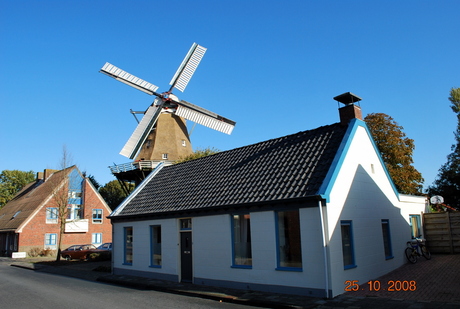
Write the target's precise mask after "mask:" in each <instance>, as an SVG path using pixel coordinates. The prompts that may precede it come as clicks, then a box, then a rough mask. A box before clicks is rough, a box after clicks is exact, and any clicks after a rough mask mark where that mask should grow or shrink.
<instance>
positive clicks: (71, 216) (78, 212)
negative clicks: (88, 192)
mask: <svg viewBox="0 0 460 309" xmlns="http://www.w3.org/2000/svg"><path fill="white" fill-rule="evenodd" d="M83 217H84V213H83V207H82V205H81V204H67V217H66V219H67V220H81V219H83Z"/></svg>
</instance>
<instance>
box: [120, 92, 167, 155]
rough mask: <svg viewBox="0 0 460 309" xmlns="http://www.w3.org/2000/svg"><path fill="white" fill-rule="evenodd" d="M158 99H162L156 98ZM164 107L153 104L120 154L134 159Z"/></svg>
mask: <svg viewBox="0 0 460 309" xmlns="http://www.w3.org/2000/svg"><path fill="white" fill-rule="evenodd" d="M157 100H161V99H156V100H155V102H156V101H157ZM161 109H162V105H155V104H153V105H151V106H150V107H149V108H148V109H147V111H146V112H145V114H144V117H142V119H141V121H140V122H139V124H138V125H137V127H136V129H135V130H134V132H133V134H132V135H131V137H130V138H129V140H128V141H127V142H126V144H125V146H124V147H123V149H122V150H121V151H120V154H121V155H123V156H125V157H128V158H130V159H134V158H135V157H136V154H137V153H138V151H139V149H140V148H141V147H142V145H143V144H144V142H145V140H146V139H147V136H148V135H149V134H150V131H152V129H153V126H154V125H155V123H156V121H157V120H158V117H159V116H160V113H161Z"/></svg>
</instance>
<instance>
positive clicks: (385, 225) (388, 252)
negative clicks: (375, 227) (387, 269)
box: [382, 220, 393, 260]
mask: <svg viewBox="0 0 460 309" xmlns="http://www.w3.org/2000/svg"><path fill="white" fill-rule="evenodd" d="M382 234H383V247H384V248H385V259H387V260H388V259H392V258H393V250H392V248H391V234H390V221H389V220H382Z"/></svg>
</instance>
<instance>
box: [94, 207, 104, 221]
mask: <svg viewBox="0 0 460 309" xmlns="http://www.w3.org/2000/svg"><path fill="white" fill-rule="evenodd" d="M93 223H102V209H93Z"/></svg>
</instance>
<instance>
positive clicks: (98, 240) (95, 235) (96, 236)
mask: <svg viewBox="0 0 460 309" xmlns="http://www.w3.org/2000/svg"><path fill="white" fill-rule="evenodd" d="M92 238H93V240H92V243H93V244H102V233H93V237H92Z"/></svg>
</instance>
